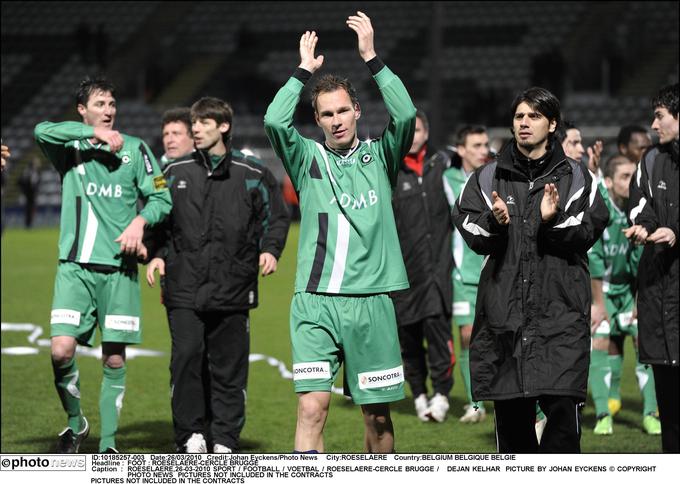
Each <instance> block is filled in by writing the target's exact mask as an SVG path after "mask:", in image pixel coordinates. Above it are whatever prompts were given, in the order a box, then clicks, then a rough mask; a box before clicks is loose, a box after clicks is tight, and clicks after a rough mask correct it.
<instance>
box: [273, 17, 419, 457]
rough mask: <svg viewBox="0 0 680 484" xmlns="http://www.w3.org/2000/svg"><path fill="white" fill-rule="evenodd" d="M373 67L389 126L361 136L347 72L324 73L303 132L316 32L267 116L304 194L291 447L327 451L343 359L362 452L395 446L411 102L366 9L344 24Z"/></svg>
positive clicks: (293, 320)
mask: <svg viewBox="0 0 680 484" xmlns="http://www.w3.org/2000/svg"><path fill="white" fill-rule="evenodd" d="M347 25H348V27H349V28H351V29H352V30H353V31H354V32H356V34H357V38H358V46H359V54H360V56H361V58H362V59H363V60H364V61H365V62H366V64H367V66H368V68H369V69H370V71H371V73H372V74H373V78H374V79H375V81H376V83H377V84H378V87H379V88H380V91H381V93H382V96H383V99H384V101H385V105H386V107H387V110H388V112H389V114H390V122H389V124H388V126H387V128H386V129H385V131H384V133H383V135H382V137H381V138H379V139H373V140H367V141H360V140H359V139H358V137H357V120H358V119H359V117H360V115H361V109H360V107H359V103H358V100H357V97H356V92H355V91H354V88H353V87H352V85H351V84H350V83H349V81H347V80H346V79H342V78H339V77H336V76H330V75H327V76H324V77H322V78H321V79H320V80H319V81H318V82H317V84H316V86H315V87H314V89H313V93H312V104H313V107H314V117H315V120H316V123H317V124H318V126H319V127H320V128H321V129H322V130H323V132H324V137H325V142H324V143H323V144H322V143H317V142H315V141H313V140H311V139H308V138H303V137H302V136H301V135H300V134H299V133H298V131H297V130H296V129H295V128H294V127H293V123H292V121H293V115H294V113H295V108H296V106H297V104H298V102H299V100H300V93H301V92H302V89H303V87H304V85H305V83H306V82H307V81H308V80H309V79H310V78H311V76H312V74H313V73H314V72H316V71H317V70H318V69H319V68H320V67H321V65H322V64H323V60H324V59H323V56H321V55H320V56H318V57H317V56H315V52H314V51H315V48H316V44H317V42H318V37H317V35H316V33H315V32H305V33H304V34H303V35H302V37H301V38H300V65H299V66H298V69H297V70H296V71H295V73H294V74H293V76H292V77H291V78H290V79H289V80H288V82H286V84H285V85H284V86H283V87H282V88H281V89H280V90H279V92H278V93H277V94H276V97H275V98H274V100H273V102H272V103H271V105H270V106H269V108H268V110H267V114H266V116H265V131H266V133H267V136H268V137H269V140H270V142H271V144H272V146H273V147H274V151H275V152H276V154H277V155H278V156H279V157H280V158H281V159H282V160H283V163H284V166H285V168H286V171H287V172H288V174H289V175H290V178H291V180H292V182H293V185H294V186H295V189H296V190H297V192H298V193H299V196H300V210H301V212H302V221H301V227H300V240H299V247H298V262H297V274H296V282H295V295H294V296H293V301H292V303H291V316H290V331H291V339H292V347H293V373H294V383H295V391H296V392H297V393H298V396H299V400H298V421H297V429H296V434H295V449H296V451H298V452H323V451H324V443H323V427H324V424H325V422H326V417H327V415H328V410H329V406H330V399H331V397H330V395H331V394H330V390H331V387H332V385H333V382H334V381H335V378H336V376H337V374H338V372H339V370H340V365H341V363H343V362H344V365H345V386H346V387H347V389H348V390H349V392H350V394H351V396H352V399H353V400H354V403H356V404H359V405H361V410H362V413H363V417H364V426H365V450H366V451H367V452H392V451H393V450H394V430H393V426H392V420H391V418H390V411H389V402H393V401H396V400H401V399H402V398H404V372H403V367H402V363H401V355H400V351H399V340H398V337H397V327H396V321H395V313H394V307H393V304H392V301H391V300H390V298H389V296H388V293H389V292H390V291H397V290H401V289H405V288H407V287H408V279H407V276H406V270H405V268H404V263H403V259H402V255H401V250H400V246H399V239H398V236H397V230H396V226H395V221H394V215H393V212H392V204H391V200H392V190H393V187H394V184H395V182H396V178H397V172H398V170H399V164H400V162H401V160H402V159H403V158H404V156H405V155H406V153H407V152H408V150H409V148H410V146H411V143H412V140H413V133H414V129H415V117H416V109H415V106H413V103H412V101H411V98H410V97H409V95H408V92H407V91H406V88H405V87H404V85H403V83H402V82H401V81H400V80H399V78H398V77H397V76H395V75H394V74H393V73H392V71H391V70H390V69H389V68H387V67H386V66H385V64H384V63H383V62H382V61H381V60H380V58H379V57H378V56H377V55H376V53H375V50H374V46H373V27H372V26H371V21H370V19H369V18H368V16H366V15H365V14H364V13H362V12H357V14H356V15H352V16H350V17H349V18H348V19H347Z"/></svg>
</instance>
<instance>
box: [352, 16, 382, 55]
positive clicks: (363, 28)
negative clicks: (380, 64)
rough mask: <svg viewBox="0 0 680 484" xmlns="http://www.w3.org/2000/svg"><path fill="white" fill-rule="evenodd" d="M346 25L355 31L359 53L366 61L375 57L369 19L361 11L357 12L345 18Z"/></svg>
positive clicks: (371, 27)
mask: <svg viewBox="0 0 680 484" xmlns="http://www.w3.org/2000/svg"><path fill="white" fill-rule="evenodd" d="M346 23H347V26H348V27H349V28H350V29H352V30H354V31H355V32H356V33H357V39H358V41H359V55H360V56H361V58H362V59H363V60H364V62H368V61H370V60H371V59H373V58H374V57H375V55H376V54H375V49H374V47H373V26H372V25H371V19H370V18H368V15H366V14H365V13H363V12H357V14H356V15H350V16H349V17H348V18H347V22H346Z"/></svg>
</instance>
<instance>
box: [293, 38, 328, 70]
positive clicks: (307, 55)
mask: <svg viewBox="0 0 680 484" xmlns="http://www.w3.org/2000/svg"><path fill="white" fill-rule="evenodd" d="M318 41H319V37H317V36H316V32H314V31H311V32H309V31H307V32H305V33H304V34H302V37H300V65H299V66H298V67H301V68H302V69H305V70H307V71H309V72H311V73H314V72H315V71H316V70H317V69H318V68H319V67H321V65H322V64H323V56H322V55H320V56H318V57H314V49H316V43H317V42H318Z"/></svg>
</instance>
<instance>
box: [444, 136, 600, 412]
mask: <svg viewBox="0 0 680 484" xmlns="http://www.w3.org/2000/svg"><path fill="white" fill-rule="evenodd" d="M546 183H554V184H555V185H556V187H557V190H558V194H559V197H560V201H559V210H558V212H557V214H556V215H555V217H554V218H553V219H552V220H551V221H550V222H548V223H542V221H541V212H540V204H541V200H542V198H543V193H544V186H545V184H546ZM494 190H495V191H496V192H498V195H499V197H501V198H502V199H503V200H504V201H505V203H506V205H507V207H508V212H509V214H510V224H509V225H507V226H501V225H500V224H498V223H497V222H496V219H495V218H494V216H493V213H492V211H491V206H492V195H491V192H492V191H494ZM454 218H455V222H456V227H457V228H458V230H459V231H460V233H461V235H462V236H463V238H464V239H465V241H466V242H467V244H468V245H469V246H470V247H471V248H472V250H474V251H475V252H477V253H479V254H485V255H488V258H487V259H486V260H485V263H484V264H483V265H482V274H481V277H480V281H479V292H478V296H477V310H476V315H475V322H474V326H473V330H472V339H471V344H470V371H471V375H472V396H473V398H474V399H475V400H505V399H511V398H520V397H524V398H528V397H535V396H538V395H563V396H574V397H577V398H582V399H585V398H586V386H587V380H588V365H589V360H590V304H591V295H590V275H589V272H588V257H587V251H588V249H589V248H590V247H591V246H592V245H593V244H594V243H595V241H596V240H597V239H598V238H599V237H600V236H601V234H602V232H603V230H604V228H605V227H606V225H607V222H608V219H609V212H608V210H607V207H606V205H605V203H604V200H603V199H602V196H601V195H600V193H599V191H598V189H597V185H596V181H595V180H594V178H593V177H591V175H590V173H589V172H588V169H587V167H586V166H585V164H583V163H581V162H576V161H574V160H571V159H569V158H567V157H566V156H565V154H564V152H563V151H562V147H561V146H560V145H559V144H558V143H554V144H553V145H552V146H551V147H550V148H549V150H548V153H547V154H546V156H545V157H543V158H542V163H537V162H535V161H533V160H527V159H526V158H524V157H523V156H522V155H521V154H520V153H519V152H518V151H517V148H516V145H515V143H512V144H510V145H508V146H506V148H505V149H504V150H503V151H501V153H499V155H498V156H497V158H496V161H494V162H493V163H490V164H488V165H485V166H483V167H480V168H479V169H478V170H477V171H476V172H475V173H474V175H473V176H472V177H471V178H470V180H469V181H468V183H467V185H466V186H465V189H464V190H463V193H462V196H461V198H460V199H459V200H458V201H457V203H456V206H455V208H454Z"/></svg>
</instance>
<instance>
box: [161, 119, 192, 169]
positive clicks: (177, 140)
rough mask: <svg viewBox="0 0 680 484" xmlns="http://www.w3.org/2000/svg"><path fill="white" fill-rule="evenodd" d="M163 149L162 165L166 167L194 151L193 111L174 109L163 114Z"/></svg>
mask: <svg viewBox="0 0 680 484" xmlns="http://www.w3.org/2000/svg"><path fill="white" fill-rule="evenodd" d="M161 126H162V134H163V149H164V150H165V153H164V154H163V156H162V157H161V160H160V161H161V165H162V166H165V165H167V164H168V163H170V162H171V161H173V160H176V159H178V158H181V157H183V156H186V155H188V154H190V153H191V152H192V151H194V138H193V136H192V134H191V110H190V109H189V108H173V109H168V110H167V111H165V113H163V120H162V122H161Z"/></svg>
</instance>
